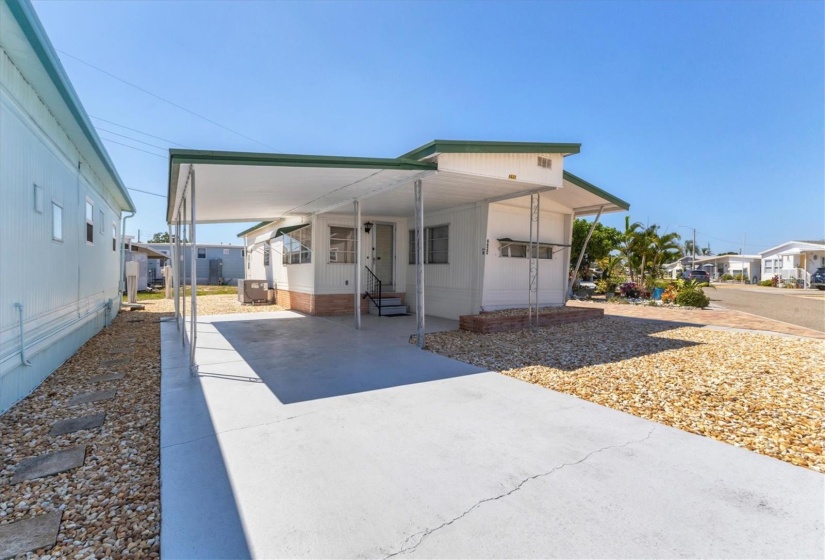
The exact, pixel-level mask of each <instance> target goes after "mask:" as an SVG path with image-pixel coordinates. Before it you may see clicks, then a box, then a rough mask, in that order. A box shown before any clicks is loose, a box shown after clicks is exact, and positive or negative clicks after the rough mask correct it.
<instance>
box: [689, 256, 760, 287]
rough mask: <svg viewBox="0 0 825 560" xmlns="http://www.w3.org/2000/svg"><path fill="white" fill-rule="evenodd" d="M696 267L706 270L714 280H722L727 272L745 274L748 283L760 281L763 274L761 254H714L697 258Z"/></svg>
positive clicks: (732, 274) (738, 274)
mask: <svg viewBox="0 0 825 560" xmlns="http://www.w3.org/2000/svg"><path fill="white" fill-rule="evenodd" d="M696 268H697V269H701V270H704V271H706V272H707V273H708V275H710V278H711V280H713V281H714V282H716V281H720V280H722V277H723V276H724V275H725V274H730V275H731V276H734V277H736V276H740V275H742V276H744V280H745V281H747V282H748V283H754V284H755V283H757V282H759V280H760V278H761V275H762V261H761V259H760V257H759V255H714V256H711V257H700V258H697V259H696Z"/></svg>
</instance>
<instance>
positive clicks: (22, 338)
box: [14, 303, 32, 367]
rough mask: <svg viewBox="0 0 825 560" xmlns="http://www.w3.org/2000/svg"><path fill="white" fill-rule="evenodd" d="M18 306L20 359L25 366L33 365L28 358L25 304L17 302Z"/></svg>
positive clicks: (16, 305)
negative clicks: (24, 321) (24, 331)
mask: <svg viewBox="0 0 825 560" xmlns="http://www.w3.org/2000/svg"><path fill="white" fill-rule="evenodd" d="M14 306H15V307H16V308H17V316H18V317H20V361H21V362H23V365H24V366H28V367H31V365H32V363H31V362H30V361H28V360H27V359H26V338H25V336H24V334H23V304H22V303H15V304H14Z"/></svg>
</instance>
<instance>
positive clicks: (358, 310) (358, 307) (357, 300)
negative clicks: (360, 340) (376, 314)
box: [352, 200, 361, 329]
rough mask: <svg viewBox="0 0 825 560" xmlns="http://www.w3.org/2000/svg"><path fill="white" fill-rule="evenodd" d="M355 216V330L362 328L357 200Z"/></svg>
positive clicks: (358, 209) (357, 202) (359, 231)
mask: <svg viewBox="0 0 825 560" xmlns="http://www.w3.org/2000/svg"><path fill="white" fill-rule="evenodd" d="M352 210H353V216H354V219H355V228H354V232H353V235H354V236H355V240H354V241H355V287H354V290H355V328H356V329H360V328H361V203H360V202H359V201H357V200H354V201H353V202H352Z"/></svg>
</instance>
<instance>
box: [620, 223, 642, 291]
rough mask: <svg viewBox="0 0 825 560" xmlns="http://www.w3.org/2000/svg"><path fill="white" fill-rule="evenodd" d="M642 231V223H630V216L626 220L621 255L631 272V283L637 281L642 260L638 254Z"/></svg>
mask: <svg viewBox="0 0 825 560" xmlns="http://www.w3.org/2000/svg"><path fill="white" fill-rule="evenodd" d="M640 230H642V224H641V223H640V222H633V223H632V224H631V223H630V216H625V218H624V231H623V232H622V236H621V239H620V240H619V246H618V251H619V255H620V256H621V257H622V259H623V260H624V263H625V266H627V268H628V270H630V281H631V282H635V281H636V271H637V270H638V269H639V263H640V258H639V254H638V252H639V251H638V246H639V231H640Z"/></svg>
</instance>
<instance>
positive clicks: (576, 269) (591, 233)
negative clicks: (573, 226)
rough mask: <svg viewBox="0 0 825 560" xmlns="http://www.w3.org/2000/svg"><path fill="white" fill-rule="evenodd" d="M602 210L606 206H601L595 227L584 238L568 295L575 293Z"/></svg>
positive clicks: (591, 227)
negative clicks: (574, 287) (580, 269)
mask: <svg viewBox="0 0 825 560" xmlns="http://www.w3.org/2000/svg"><path fill="white" fill-rule="evenodd" d="M602 210H604V206H599V211H598V212H597V213H596V219H595V220H593V225H592V226H590V231H588V232H587V237H585V238H584V245H582V249H581V251H579V258H578V259H576V268H574V269H573V280H572V281H571V282H570V289H569V291H568V294H572V293H573V286H575V285H576V278H577V277H578V276H579V267H580V266H581V264H582V259H583V258H584V252H585V251H586V250H587V244H588V243H590V236H591V235H593V230H594V229H596V224H598V223H599V218H601V216H602ZM571 243H572V239H571Z"/></svg>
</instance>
